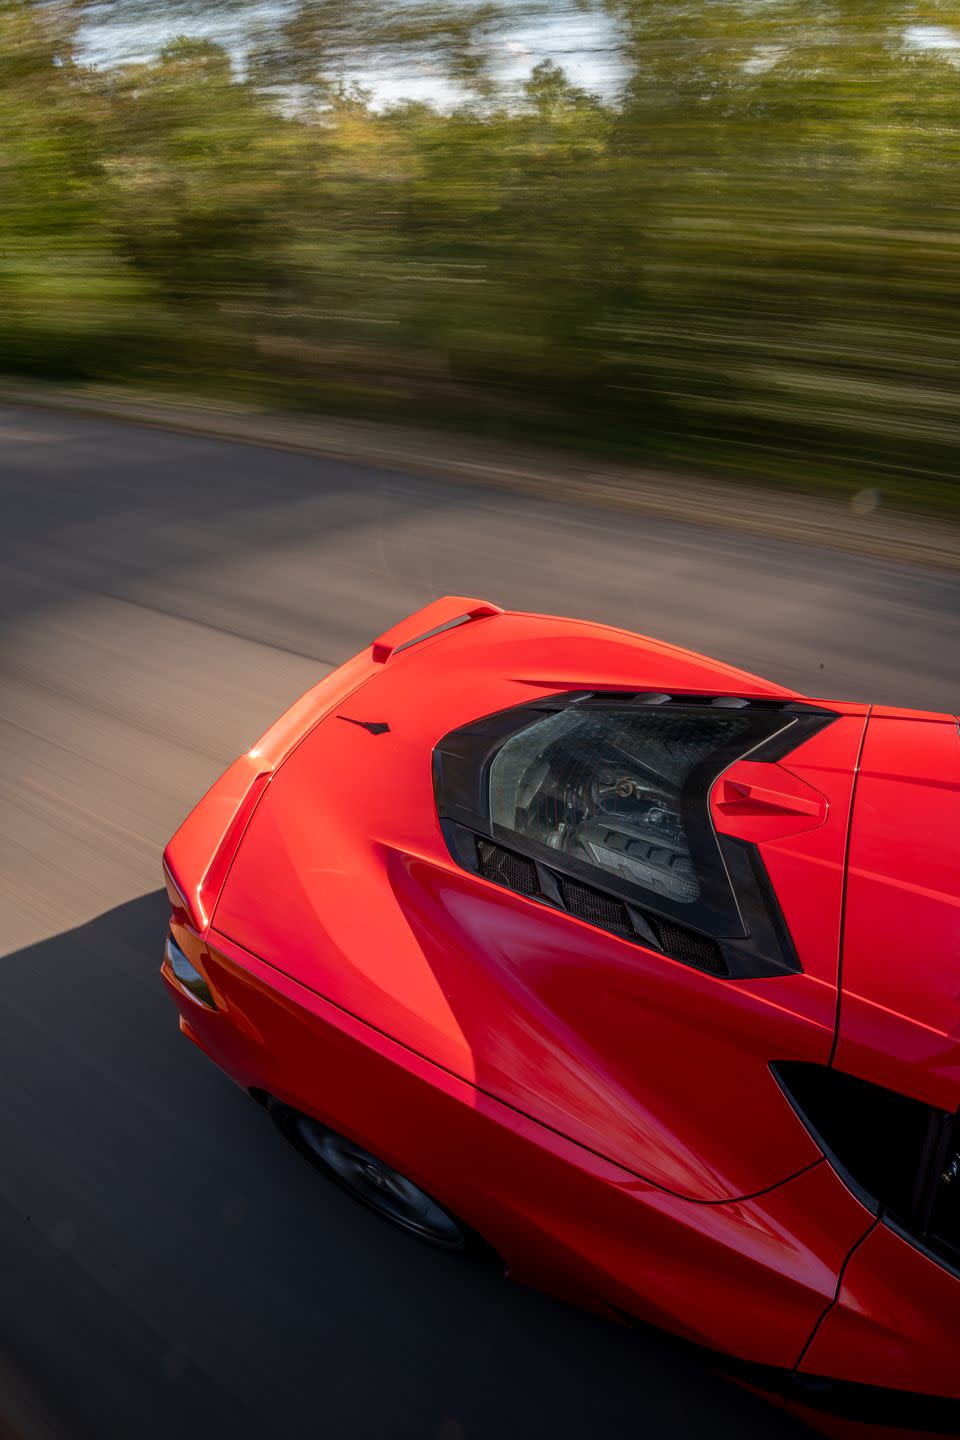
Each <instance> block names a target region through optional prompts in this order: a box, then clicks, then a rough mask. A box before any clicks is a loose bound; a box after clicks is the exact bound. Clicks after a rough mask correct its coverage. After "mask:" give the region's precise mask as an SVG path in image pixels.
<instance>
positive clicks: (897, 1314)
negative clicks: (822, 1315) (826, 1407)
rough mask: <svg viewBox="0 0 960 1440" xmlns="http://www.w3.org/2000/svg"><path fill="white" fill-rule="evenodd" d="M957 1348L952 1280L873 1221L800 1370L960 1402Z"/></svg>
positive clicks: (958, 1310)
mask: <svg viewBox="0 0 960 1440" xmlns="http://www.w3.org/2000/svg"><path fill="white" fill-rule="evenodd" d="M958 1343H960V1280H958V1278H957V1276H956V1275H953V1274H951V1273H950V1272H949V1271H947V1270H945V1269H944V1268H943V1267H942V1266H941V1265H938V1264H937V1263H936V1262H935V1261H933V1260H931V1259H928V1258H927V1256H926V1255H924V1254H922V1253H921V1252H920V1250H918V1249H917V1248H916V1247H915V1246H914V1245H912V1244H910V1243H909V1241H906V1240H904V1239H903V1238H902V1237H901V1236H899V1235H897V1234H895V1233H894V1232H893V1231H892V1230H891V1229H889V1228H888V1227H887V1226H886V1225H882V1224H881V1225H876V1226H875V1227H874V1228H873V1229H872V1230H871V1231H870V1233H869V1235H868V1236H867V1238H866V1239H865V1240H864V1242H863V1244H862V1245H860V1246H859V1247H858V1249H857V1250H856V1252H855V1253H854V1254H853V1255H852V1257H851V1259H850V1262H849V1264H848V1265H847V1267H846V1269H845V1270H844V1273H843V1283H842V1285H841V1287H840V1293H839V1295H838V1297H837V1303H836V1304H835V1305H834V1306H833V1307H832V1309H831V1310H830V1312H829V1314H828V1315H827V1317H826V1319H825V1320H824V1322H823V1324H822V1325H821V1326H820V1327H819V1329H818V1330H817V1333H816V1335H815V1336H814V1338H813V1342H812V1343H811V1345H810V1348H809V1350H808V1351H807V1353H806V1355H805V1356H804V1358H803V1363H802V1365H801V1367H800V1368H801V1370H802V1371H805V1372H808V1373H810V1374H820V1375H822V1374H835V1373H838V1372H839V1373H840V1374H842V1375H844V1376H845V1378H847V1379H849V1380H853V1381H860V1382H865V1383H872V1384H876V1383H877V1377H878V1376H882V1377H883V1382H882V1383H883V1384H884V1385H888V1386H892V1387H893V1388H895V1389H898V1390H913V1391H917V1392H919V1393H928V1392H929V1393H931V1394H938V1395H949V1396H951V1397H955V1398H960V1365H958V1364H957V1347H958Z"/></svg>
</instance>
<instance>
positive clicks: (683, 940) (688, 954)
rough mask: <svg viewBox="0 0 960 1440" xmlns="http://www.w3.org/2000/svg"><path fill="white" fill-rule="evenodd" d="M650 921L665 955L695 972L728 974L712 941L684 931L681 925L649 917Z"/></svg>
mask: <svg viewBox="0 0 960 1440" xmlns="http://www.w3.org/2000/svg"><path fill="white" fill-rule="evenodd" d="M650 921H651V924H652V925H653V928H654V930H655V931H656V935H657V939H658V940H659V941H660V944H661V945H662V947H663V950H664V953H665V954H667V955H669V956H671V957H672V958H673V959H674V960H680V961H682V963H683V964H684V965H692V966H693V967H694V969H696V970H706V972H707V973H708V974H709V975H727V974H729V971H728V969H727V963H726V961H725V960H724V958H723V955H722V953H721V951H720V947H719V946H718V945H715V944H714V942H713V941H712V940H708V939H707V938H706V936H704V935H695V934H694V933H693V932H692V931H691V930H684V929H683V927H682V926H681V925H671V923H670V921H669V920H661V919H660V918H659V917H657V918H656V919H655V918H654V917H653V916H650Z"/></svg>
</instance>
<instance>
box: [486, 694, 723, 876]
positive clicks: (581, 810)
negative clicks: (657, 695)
mask: <svg viewBox="0 0 960 1440" xmlns="http://www.w3.org/2000/svg"><path fill="white" fill-rule="evenodd" d="M750 728H751V722H750V721H749V720H747V719H746V718H745V717H744V716H742V715H738V714H736V713H731V712H729V711H725V712H722V713H717V712H714V713H709V712H701V713H700V714H690V713H689V712H681V711H669V710H653V711H651V710H642V709H640V710H628V709H625V708H616V709H609V710H599V709H592V708H591V709H583V710H581V709H569V710H562V711H560V712H558V713H557V714H554V715H550V716H548V717H547V718H546V719H544V720H540V721H538V722H537V723H536V724H534V725H531V726H529V727H528V728H527V729H525V730H522V731H520V733H519V734H517V735H515V736H514V737H513V738H512V739H510V740H508V741H507V743H506V744H505V745H504V746H503V748H502V749H501V750H500V752H499V754H498V755H497V757H496V759H495V760H494V761H493V764H492V765H491V767H490V782H489V783H490V795H489V801H490V819H491V821H492V822H493V824H494V826H496V827H497V829H498V833H499V832H511V833H513V834H514V835H517V836H519V837H521V838H523V839H525V840H528V841H531V840H532V841H534V842H536V843H538V844H540V845H543V846H546V847H547V848H548V849H550V850H554V851H556V852H557V853H558V854H560V855H565V856H567V857H569V858H571V859H575V860H578V861H580V862H581V863H583V864H586V865H589V866H590V867H591V868H594V869H596V870H598V871H601V872H603V873H605V874H606V875H611V876H616V877H617V878H618V879H620V880H626V881H628V882H629V883H630V884H632V885H637V886H641V887H642V888H643V889H644V890H647V891H650V892H651V893H652V894H653V895H655V896H659V897H661V898H663V899H666V900H669V901H672V902H673V903H674V904H678V905H691V904H693V903H695V902H696V901H698V900H699V899H700V897H701V882H700V879H699V878H698V873H697V868H696V866H695V864H694V849H693V845H692V844H691V836H690V833H689V827H688V824H687V821H686V820H685V818H684V803H683V797H684V792H685V789H686V788H687V786H688V785H689V782H690V780H691V777H692V776H693V775H694V774H695V772H697V771H698V770H699V769H700V767H702V766H703V765H704V764H705V763H706V762H708V761H709V760H710V757H711V756H712V755H714V754H716V753H717V752H723V753H724V754H725V755H726V754H727V753H728V752H729V747H730V746H736V744H737V742H738V741H742V740H743V739H744V737H746V736H747V735H748V734H749V732H750ZM724 763H728V762H727V761H724Z"/></svg>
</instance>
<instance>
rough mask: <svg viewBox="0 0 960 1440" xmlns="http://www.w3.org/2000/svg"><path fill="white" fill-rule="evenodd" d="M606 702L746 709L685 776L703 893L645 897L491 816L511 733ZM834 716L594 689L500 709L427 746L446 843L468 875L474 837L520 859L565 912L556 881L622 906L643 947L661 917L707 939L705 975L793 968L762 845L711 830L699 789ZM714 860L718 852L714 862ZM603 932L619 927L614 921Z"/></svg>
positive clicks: (797, 741) (697, 711) (791, 744)
mask: <svg viewBox="0 0 960 1440" xmlns="http://www.w3.org/2000/svg"><path fill="white" fill-rule="evenodd" d="M614 706H616V707H617V708H626V709H637V710H640V709H649V708H650V707H652V706H656V707H657V708H663V709H670V710H674V711H681V712H685V713H688V714H694V715H703V714H704V713H705V712H709V711H710V710H713V711H714V713H716V711H717V710H718V709H720V710H728V711H732V712H733V713H735V714H737V715H738V716H742V717H744V726H743V730H742V733H741V734H740V735H739V736H737V737H736V739H735V740H734V739H730V740H728V741H727V742H726V743H725V744H724V745H722V746H718V748H717V750H716V751H715V752H714V754H712V755H711V757H710V758H709V760H707V761H705V762H703V763H701V764H700V765H698V766H696V767H695V768H694V770H693V771H692V772H691V773H690V775H689V776H688V779H687V780H686V782H685V783H684V787H683V791H682V794H681V805H682V808H683V817H684V821H683V823H684V828H685V830H686V832H687V836H688V839H689V843H690V847H691V850H692V851H693V852H694V853H695V854H698V855H699V856H701V857H706V858H705V860H704V863H703V865H702V867H698V870H697V877H698V880H699V881H700V884H701V896H700V898H699V899H698V900H697V901H695V902H693V903H690V904H684V903H681V902H680V901H677V900H674V899H673V898H671V897H669V896H667V895H662V894H653V893H652V892H651V891H650V890H648V889H646V888H644V887H643V886H642V885H640V884H639V883H636V882H634V881H631V880H629V879H627V878H625V877H622V876H619V875H615V874H612V873H610V872H608V871H602V870H600V869H598V867H597V866H596V865H593V864H590V863H587V862H585V861H582V860H580V859H579V858H578V857H576V856H575V855H571V854H566V853H561V852H559V851H557V850H554V849H553V848H551V847H550V846H548V845H546V844H543V843H541V842H540V841H539V840H537V839H535V838H533V837H532V836H529V835H519V834H517V833H516V831H514V830H511V829H507V828H504V827H503V826H500V825H497V824H495V823H493V822H492V820H491V817H490V810H489V776H490V768H491V766H492V764H493V762H494V760H495V759H496V757H497V755H498V754H499V753H500V751H501V750H502V749H503V746H504V745H505V744H506V743H507V741H508V740H510V739H512V738H513V737H514V736H516V735H519V734H520V733H522V732H523V731H524V730H526V729H527V728H529V727H530V726H532V725H535V724H536V723H537V722H538V721H541V720H543V719H545V718H547V717H548V716H550V715H553V714H556V713H557V712H558V711H561V710H567V709H570V708H573V707H576V708H577V709H578V710H587V711H589V710H601V711H605V712H606V711H609V710H610V709H611V708H612V707H614ZM836 718H837V717H836V715H835V714H834V712H833V711H829V710H824V709H822V708H820V707H818V706H814V705H807V704H805V703H804V702H795V703H790V704H784V703H783V702H781V701H775V700H759V701H744V700H741V699H739V698H738V697H733V696H708V695H704V696H692V695H682V696H672V695H665V694H659V693H658V694H644V693H636V694H634V693H620V692H617V693H604V692H593V691H579V692H576V693H574V694H570V693H567V694H563V695H556V696H550V697H547V698H544V699H539V700H534V701H530V702H528V703H527V704H525V705H519V706H514V707H512V708H511V709H509V710H501V711H497V712H496V713H495V714H493V715H487V716H484V717H482V718H481V719H478V720H476V721H473V722H471V723H470V724H468V725H464V726H462V727H460V728H459V729H457V730H454V731H452V732H451V733H450V734H448V735H446V736H444V738H443V739H442V740H441V741H440V743H439V744H438V745H437V747H436V749H435V751H434V757H433V775H434V791H435V794H436V799H437V807H438V812H439V815H440V819H441V825H442V829H443V833H444V836H445V838H446V841H447V846H448V848H449V850H450V853H451V855H452V856H453V858H454V859H455V860H456V861H457V863H458V864H459V865H461V866H462V867H463V868H464V869H467V870H470V871H472V872H473V873H474V874H476V873H478V865H477V858H476V844H475V842H476V837H478V836H479V837H483V838H486V839H489V840H493V841H495V842H496V843H498V844H499V845H500V846H502V847H503V848H504V849H507V850H511V851H514V852H516V853H517V854H523V855H526V856H528V857H529V858H530V859H531V860H533V861H534V863H535V864H536V866H537V870H538V873H539V875H540V889H541V891H542V892H543V893H542V895H541V896H539V897H536V898H538V899H541V900H542V901H543V902H544V903H547V904H552V905H554V906H555V907H557V908H560V909H567V908H570V907H567V906H565V905H564V901H563V894H562V886H563V881H564V880H566V881H568V882H575V883H578V884H580V885H582V886H588V887H590V888H592V889H593V890H594V891H596V892H598V893H601V892H602V893H605V894H606V895H607V896H608V897H609V899H610V901H611V902H615V903H616V902H620V903H624V902H625V904H626V906H627V908H628V910H629V912H630V913H631V915H632V916H634V917H635V918H634V920H633V929H634V930H635V931H636V932H637V934H636V936H635V937H634V938H638V939H642V943H644V944H648V945H649V944H650V943H651V939H652V940H653V941H654V945H655V948H660V949H666V948H667V947H665V946H664V945H663V944H662V943H661V941H660V939H659V934H660V931H659V929H658V924H657V922H658V921H660V922H661V923H662V925H663V926H664V927H666V926H670V925H672V926H676V927H679V929H680V930H682V931H683V932H684V933H685V934H686V935H688V936H690V937H696V938H697V939H698V940H699V941H700V942H701V944H702V945H703V946H709V947H711V948H712V949H714V950H717V951H719V957H722V959H721V960H720V963H718V964H716V965H715V966H714V965H703V966H701V967H699V968H703V969H708V970H710V972H711V973H714V974H726V975H727V976H730V977H733V978H742V979H746V978H753V977H756V976H770V977H772V976H777V975H786V974H796V973H798V972H799V971H800V969H801V966H800V962H799V959H798V957H797V954H796V950H795V948H794V946H793V942H792V940H791V938H790V934H789V931H788V929H787V925H786V923H785V921H784V918H783V914H782V912H781V910H780V906H779V903H778V901H777V897H776V894H775V892H774V890H773V886H772V885H771V884H770V880H769V877H768V876H767V873H766V870H765V868H764V865H763V861H762V859H761V857H760V853H759V850H758V849H757V847H756V846H755V845H752V844H749V843H747V842H745V841H740V840H736V839H733V838H731V837H728V836H722V835H717V834H716V833H715V831H714V829H713V824H712V821H711V817H710V810H709V805H708V803H707V797H708V796H709V793H710V789H711V788H712V786H713V784H714V782H715V780H716V779H717V777H718V776H719V775H720V774H722V773H723V771H725V770H726V769H728V768H729V767H730V766H731V765H732V764H734V763H735V762H736V761H737V760H738V759H742V758H744V757H746V756H748V755H749V757H750V758H751V759H752V760H758V761H761V762H767V763H774V762H775V761H776V760H778V759H781V758H782V757H783V756H784V755H787V754H789V753H790V752H791V751H793V750H794V749H796V748H797V747H798V746H799V745H801V744H803V743H804V741H805V740H807V739H809V738H810V737H811V736H812V735H814V734H816V733H817V732H818V731H819V730H821V729H823V728H824V727H825V726H826V725H828V724H830V723H831V722H832V721H833V720H835V719H836ZM710 856H715V857H716V858H715V862H712V861H711V860H710V859H709V857H710ZM581 918H582V917H581ZM598 928H605V927H603V926H600V927H598ZM608 928H611V929H613V931H614V933H620V934H622V933H624V931H623V927H622V926H620V925H618V926H611V927H608ZM675 948H676V947H675ZM681 948H682V947H681ZM719 957H718V958H719ZM675 958H682V956H680V955H677V956H676V957H675Z"/></svg>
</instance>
